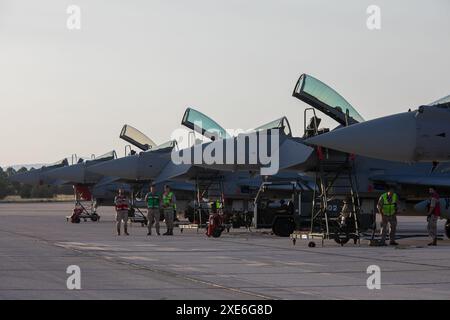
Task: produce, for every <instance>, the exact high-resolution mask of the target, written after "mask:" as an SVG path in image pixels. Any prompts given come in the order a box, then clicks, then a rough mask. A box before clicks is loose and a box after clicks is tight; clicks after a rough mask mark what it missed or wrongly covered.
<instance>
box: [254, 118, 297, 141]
mask: <svg viewBox="0 0 450 320" xmlns="http://www.w3.org/2000/svg"><path fill="white" fill-rule="evenodd" d="M270 129H279V130H280V132H282V133H284V134H285V135H286V136H288V137H292V131H291V125H290V124H289V121H288V119H287V118H286V117H282V118H280V119H277V120H274V121H271V122H269V123H267V124H264V125H262V126H259V127H257V128H255V129H253V130H251V131H263V130H270Z"/></svg>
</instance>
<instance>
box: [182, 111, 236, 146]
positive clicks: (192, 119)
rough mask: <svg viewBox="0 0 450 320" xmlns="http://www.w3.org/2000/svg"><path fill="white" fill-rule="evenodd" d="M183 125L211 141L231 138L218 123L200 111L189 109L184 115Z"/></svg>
mask: <svg viewBox="0 0 450 320" xmlns="http://www.w3.org/2000/svg"><path fill="white" fill-rule="evenodd" d="M181 124H182V125H183V126H185V127H187V128H189V129H191V130H194V131H195V132H197V133H200V134H201V135H202V136H205V137H207V138H209V139H211V140H215V139H216V138H219V139H228V138H231V136H230V135H229V134H228V132H227V131H226V130H225V129H224V128H222V127H221V126H220V125H219V124H218V123H217V122H215V121H214V120H212V119H211V118H209V117H208V116H206V115H204V114H203V113H201V112H200V111H197V110H195V109H192V108H187V109H186V111H185V112H184V115H183V120H182V121H181Z"/></svg>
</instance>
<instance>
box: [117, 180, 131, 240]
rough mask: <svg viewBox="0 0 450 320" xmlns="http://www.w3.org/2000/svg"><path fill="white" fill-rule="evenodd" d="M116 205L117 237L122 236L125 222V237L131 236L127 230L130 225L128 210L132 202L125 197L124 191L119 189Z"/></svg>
mask: <svg viewBox="0 0 450 320" xmlns="http://www.w3.org/2000/svg"><path fill="white" fill-rule="evenodd" d="M114 204H115V205H116V227H117V235H119V236H120V225H121V224H122V221H123V231H124V234H125V235H127V236H128V235H129V233H128V230H127V223H128V209H129V208H130V200H129V199H128V197H127V196H126V195H125V192H124V191H123V190H122V189H119V194H118V195H117V196H116V197H115V198H114Z"/></svg>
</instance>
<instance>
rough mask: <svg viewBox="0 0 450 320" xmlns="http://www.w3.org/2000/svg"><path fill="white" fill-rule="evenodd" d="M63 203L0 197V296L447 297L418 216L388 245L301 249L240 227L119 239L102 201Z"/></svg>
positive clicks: (449, 261) (403, 220) (446, 249)
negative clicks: (92, 210)
mask: <svg viewBox="0 0 450 320" xmlns="http://www.w3.org/2000/svg"><path fill="white" fill-rule="evenodd" d="M71 208H72V204H70V203H41V204H0V221H1V222H0V299H132V300H134V299H180V300H195V299H225V300H238V299H450V272H449V271H450V240H448V239H445V240H443V241H439V245H438V246H437V247H427V245H426V244H427V243H428V242H429V239H428V238H427V237H421V236H420V235H426V221H425V218H424V217H400V218H399V232H398V234H399V235H400V236H412V237H408V238H401V239H399V240H398V242H399V243H400V244H401V246H400V247H398V248H395V247H369V246H368V245H367V241H364V240H362V241H361V245H359V246H357V245H356V246H355V245H353V243H351V244H347V245H345V246H344V247H340V246H338V245H337V244H335V243H334V241H326V243H325V246H324V247H321V246H320V245H319V246H316V247H315V248H308V247H307V243H306V242H303V241H298V242H297V245H295V246H294V245H293V244H292V242H291V241H290V240H289V239H288V238H279V237H275V236H273V235H270V234H269V233H268V232H261V231H259V230H258V231H253V232H249V231H247V230H245V229H237V230H231V232H230V233H224V234H223V235H222V237H220V238H207V237H206V236H205V235H204V233H203V232H204V231H203V230H201V231H199V232H198V233H197V232H196V231H195V230H185V231H184V232H183V233H180V231H179V229H178V228H176V229H175V236H173V237H165V236H156V235H153V236H150V237H149V236H147V235H146V233H147V229H146V228H143V227H141V226H140V225H139V224H133V225H132V227H130V233H131V235H130V236H128V237H127V236H120V237H119V236H116V235H115V230H114V222H113V218H114V211H113V209H112V208H108V207H101V208H100V209H99V214H100V215H101V216H102V217H101V220H100V222H91V221H88V222H81V223H80V224H72V223H68V222H66V220H65V216H66V215H69V214H70V211H71ZM163 225H164V224H163ZM443 225H444V221H443V220H441V221H439V232H440V234H442V233H443ZM163 231H164V228H163ZM70 265H77V266H79V267H80V269H81V290H69V289H67V285H66V281H67V278H68V277H69V274H67V273H66V270H67V267H68V266H70ZM370 265H377V266H379V267H380V269H381V289H380V290H376V289H374V290H369V289H368V288H367V285H366V282H367V279H368V277H369V276H370V275H369V274H367V268H368V266H370Z"/></svg>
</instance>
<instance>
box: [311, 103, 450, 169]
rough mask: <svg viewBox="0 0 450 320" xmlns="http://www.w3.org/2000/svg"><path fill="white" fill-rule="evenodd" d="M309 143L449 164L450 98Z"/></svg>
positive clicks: (394, 158) (383, 156) (382, 156)
mask: <svg viewBox="0 0 450 320" xmlns="http://www.w3.org/2000/svg"><path fill="white" fill-rule="evenodd" d="M307 142H308V143H310V144H313V145H318V146H322V147H327V148H331V149H335V150H339V151H343V152H347V153H354V154H358V155H362V156H367V157H372V158H377V159H384V160H392V161H402V162H409V163H411V162H439V161H449V160H450V95H448V96H446V97H444V98H442V99H439V100H437V101H435V102H433V103H430V104H428V105H423V106H420V107H418V108H417V109H416V110H414V111H408V112H403V113H399V114H394V115H390V116H386V117H382V118H377V119H374V120H370V121H366V122H362V123H358V124H354V125H349V126H343V127H341V128H338V129H336V130H333V131H331V132H329V133H324V134H320V135H316V136H314V137H311V138H310V139H308V140H307Z"/></svg>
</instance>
